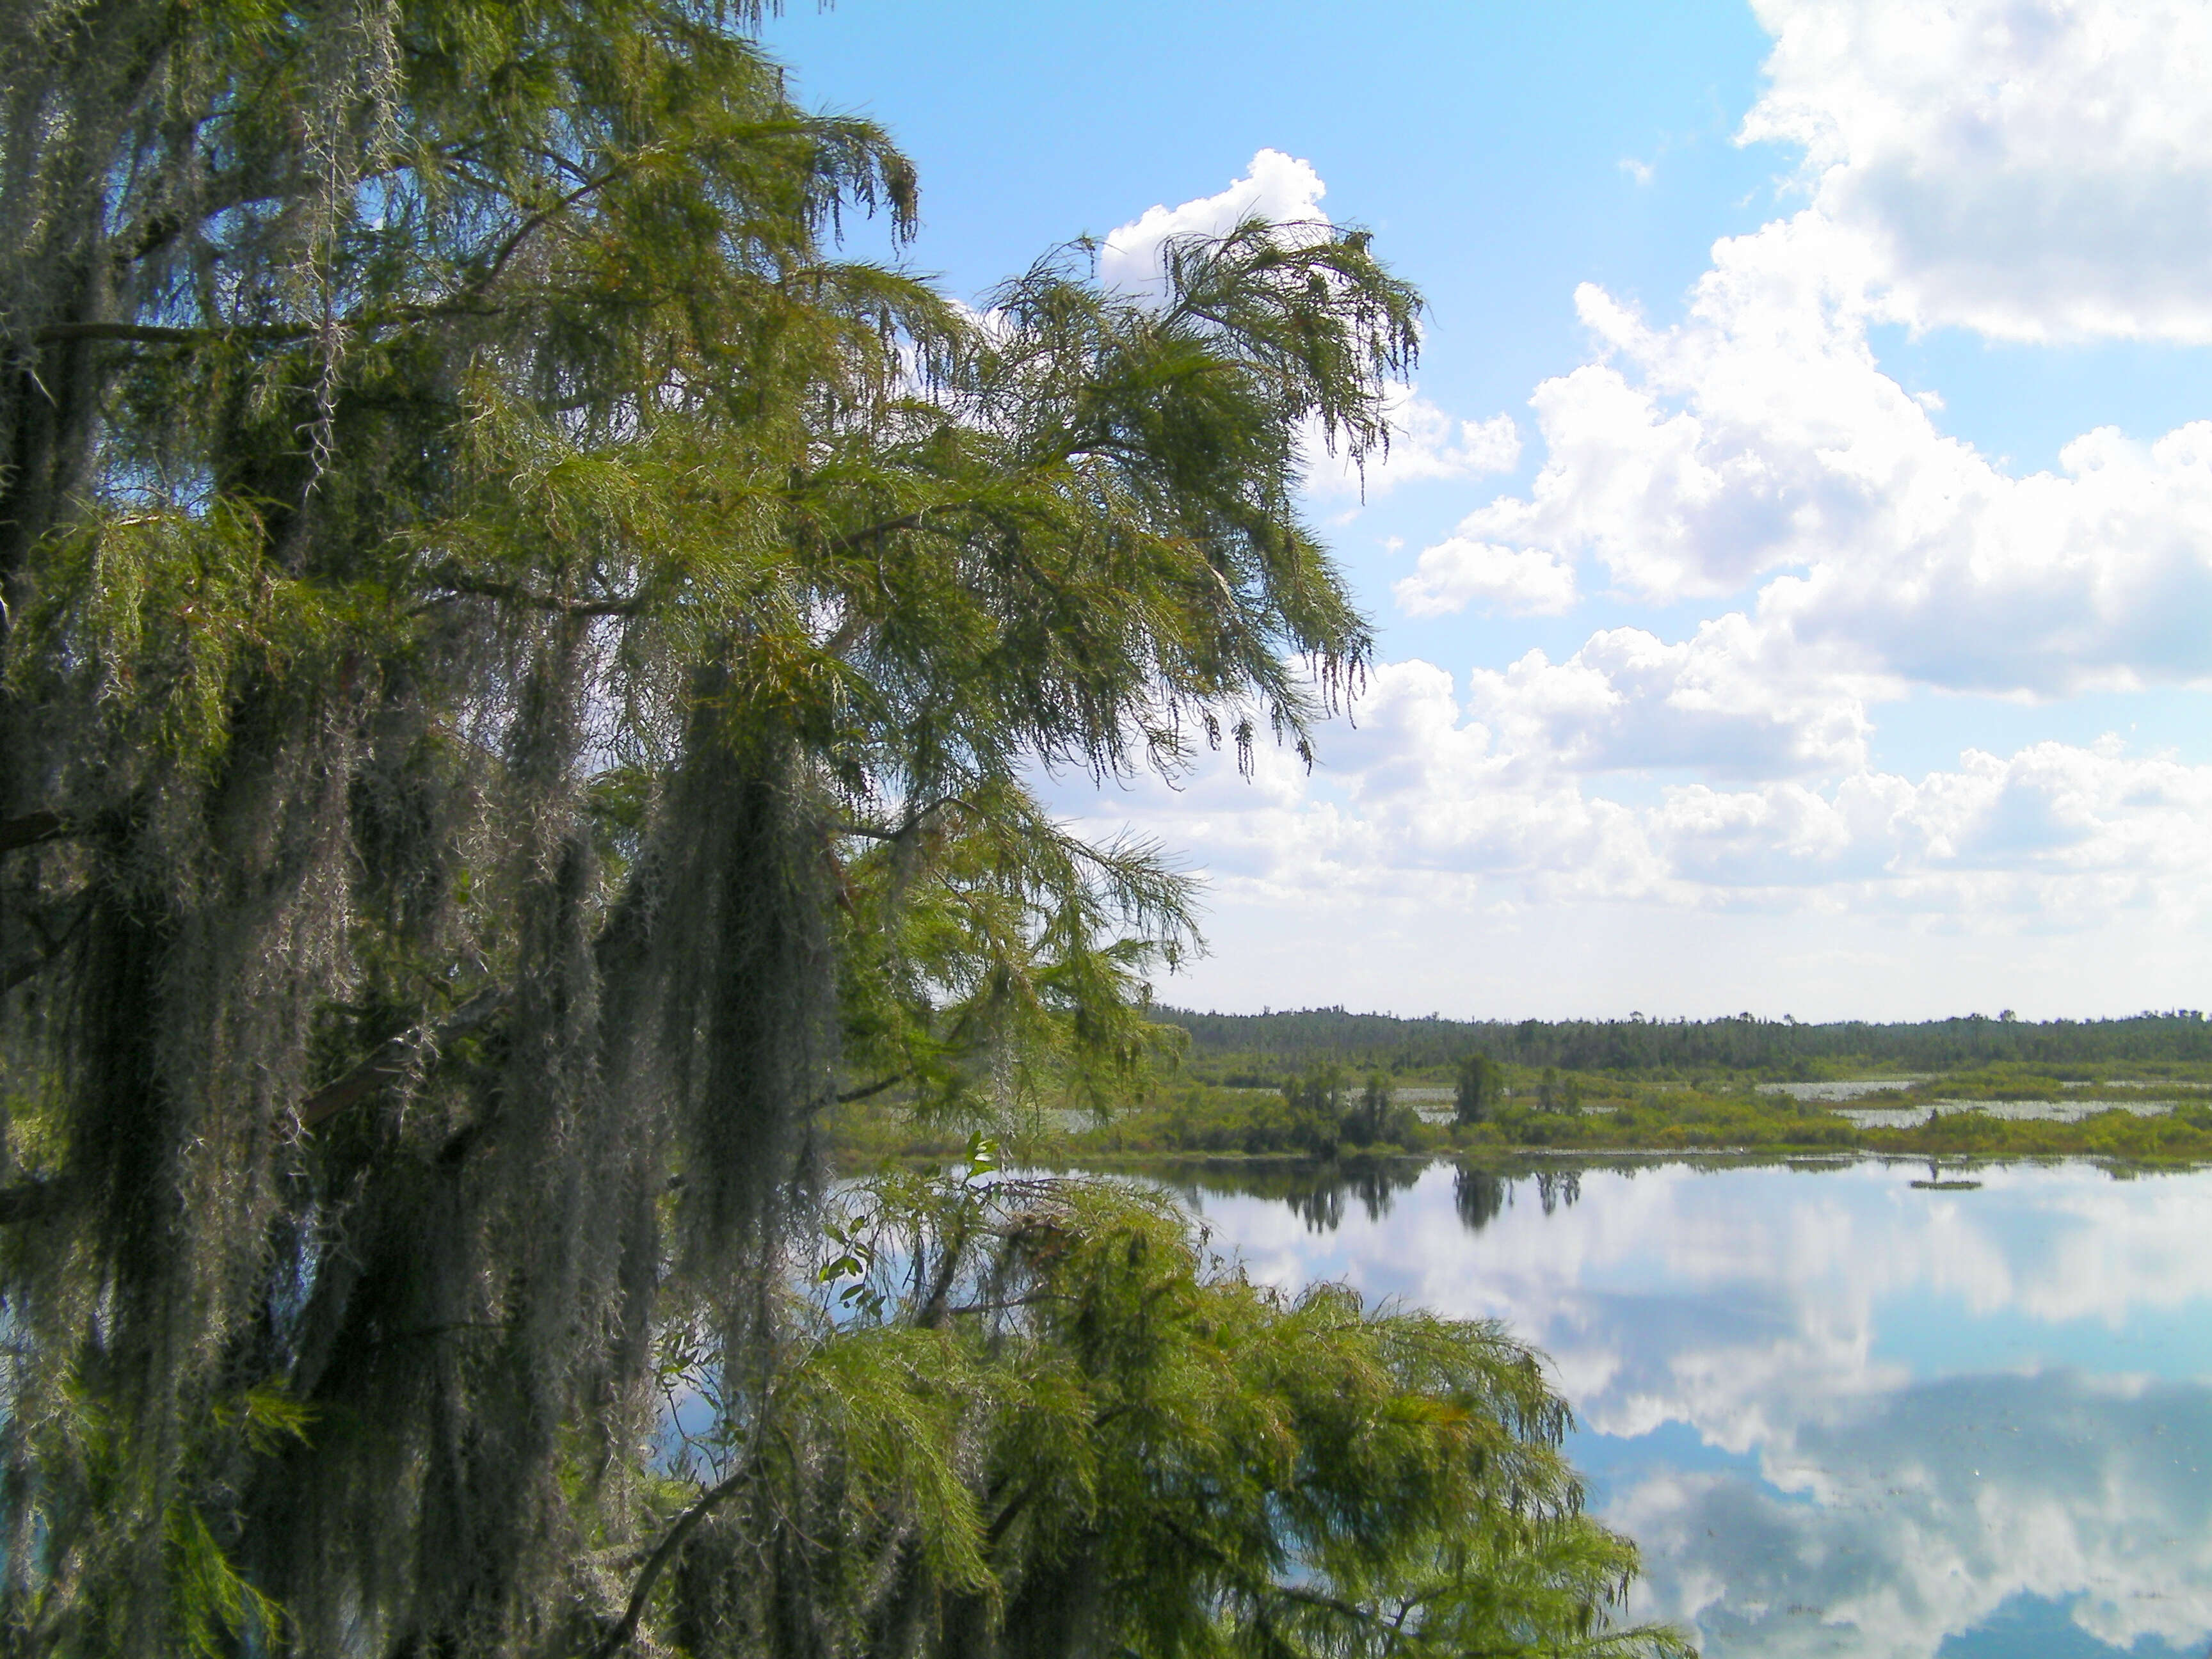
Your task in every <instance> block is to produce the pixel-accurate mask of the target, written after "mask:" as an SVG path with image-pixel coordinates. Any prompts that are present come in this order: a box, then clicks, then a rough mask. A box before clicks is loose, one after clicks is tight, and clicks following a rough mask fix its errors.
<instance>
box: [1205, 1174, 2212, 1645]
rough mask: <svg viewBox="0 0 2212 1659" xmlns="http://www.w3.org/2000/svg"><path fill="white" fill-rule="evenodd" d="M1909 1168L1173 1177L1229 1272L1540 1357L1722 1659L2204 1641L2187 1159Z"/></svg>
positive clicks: (2204, 1211) (1601, 1496)
mask: <svg viewBox="0 0 2212 1659" xmlns="http://www.w3.org/2000/svg"><path fill="white" fill-rule="evenodd" d="M1926 1173H1927V1172H1926V1170H1925V1167H1924V1166H1923V1165H1906V1164H1878V1163H1862V1164H1850V1165H1844V1166H1833V1165H1830V1166H1823V1167H1820V1168H1819V1169H1817V1170H1796V1169H1789V1168H1784V1167H1778V1166H1767V1167H1759V1168H1733V1169H1721V1170H1699V1169H1696V1168H1693V1167H1692V1166H1689V1165H1686V1164H1667V1165H1659V1166H1644V1167H1640V1168H1639V1167H1636V1166H1632V1165H1623V1166H1613V1167H1589V1166H1585V1167H1583V1168H1582V1169H1581V1170H1571V1169H1570V1168H1569V1167H1568V1166H1565V1165H1564V1164H1547V1165H1546V1166H1545V1168H1544V1169H1543V1170H1542V1171H1541V1175H1540V1174H1539V1172H1537V1171H1535V1170H1528V1171H1524V1172H1520V1173H1516V1174H1508V1175H1484V1174H1480V1173H1474V1172H1468V1171H1457V1170H1454V1169H1453V1168H1452V1167H1451V1166H1449V1165H1446V1164H1437V1165H1434V1166H1431V1168H1429V1169H1428V1170H1425V1171H1419V1172H1418V1174H1417V1172H1416V1171H1415V1170H1414V1169H1413V1166H1410V1165H1399V1166H1395V1168H1392V1167H1390V1166H1382V1167H1380V1168H1377V1169H1374V1170H1367V1171H1364V1172H1362V1173H1359V1174H1357V1175H1354V1176H1350V1177H1348V1178H1343V1179H1340V1180H1338V1181H1335V1182H1326V1183H1323V1182H1316V1181H1315V1180H1314V1179H1313V1177H1312V1176H1310V1175H1293V1174H1292V1173H1291V1172H1290V1171H1287V1170H1276V1171H1274V1172H1273V1173H1272V1174H1271V1175H1269V1176H1266V1177H1264V1178H1262V1179H1263V1182H1264V1184H1263V1186H1262V1188H1261V1190H1259V1191H1252V1190H1244V1191H1234V1192H1232V1191H1230V1190H1227V1189H1226V1188H1225V1184H1224V1182H1223V1179H1222V1178H1221V1177H1219V1176H1216V1175H1215V1174H1213V1173H1212V1172H1211V1171H1209V1172H1208V1173H1207V1174H1206V1175H1203V1176H1199V1177H1197V1178H1196V1179H1195V1180H1194V1182H1192V1183H1190V1185H1189V1186H1188V1188H1187V1189H1186V1190H1188V1192H1189V1193H1190V1194H1191V1195H1192V1196H1194V1198H1196V1199H1197V1200H1198V1201H1199V1202H1200V1203H1201V1204H1202V1206H1203V1207H1204V1209H1205V1211H1206V1215H1207V1218H1208V1219H1209V1221H1210V1222H1211V1223H1212V1227H1213V1231H1214V1238H1215V1241H1216V1243H1217V1244H1218V1245H1220V1246H1222V1247H1231V1246H1233V1247H1235V1248H1236V1249H1238V1250H1240V1251H1241V1253H1242V1254H1243V1257H1244V1259H1245V1261H1246V1262H1247V1264H1248V1265H1249V1267H1250V1269H1251V1271H1252V1272H1253V1273H1255V1276H1258V1277H1261V1278H1265V1279H1271V1280H1274V1281H1277V1282H1280V1283H1284V1284H1295V1283H1304V1282H1305V1281H1307V1280H1310V1279H1316V1278H1341V1279H1346V1280H1347V1281H1349V1282H1350V1283H1352V1284H1354V1285H1358V1287H1359V1288H1360V1289H1361V1290H1363V1291H1366V1292H1368V1293H1369V1294H1370V1295H1386V1296H1395V1297H1402V1298H1403V1299H1405V1300H1407V1301H1408V1302H1413V1303H1418V1304H1422V1305H1425V1306H1427V1307H1431V1308H1434V1309H1436V1310H1438V1311H1440V1312H1444V1313H1449V1314H1455V1315H1462V1316H1478V1315H1480V1316H1499V1317H1503V1318H1505V1319H1508V1320H1510V1322H1512V1323H1513V1325H1514V1327H1515V1328H1516V1329H1517V1330H1518V1331H1520V1332H1521V1333H1522V1334H1524V1335H1526V1336H1527V1337H1528V1338H1529V1339H1530V1340H1534V1342H1536V1343H1537V1344H1538V1345H1540V1346H1542V1347H1543V1348H1544V1349H1545V1350H1546V1351H1547V1352H1549V1353H1550V1354H1551V1355H1552V1357H1553V1360H1554V1362H1555V1364H1556V1365H1557V1368H1558V1371H1559V1377H1560V1380H1561V1383H1563V1385H1564V1386H1565V1389H1566V1391H1567V1393H1568V1395H1569V1397H1570V1398H1571V1400H1572V1401H1574V1403H1575V1406H1576V1409H1577V1413H1578V1414H1579V1416H1580V1418H1581V1419H1582V1425H1583V1426H1582V1431H1581V1432H1580V1433H1579V1434H1578V1435H1577V1443H1576V1447H1575V1450H1576V1455H1577V1458H1578V1459H1579V1461H1580V1462H1582V1463H1583V1466H1584V1468H1587V1469H1589V1471H1590V1472H1591V1474H1592V1475H1593V1477H1594V1481H1595V1489H1596V1496H1597V1501H1598V1504H1599V1507H1600V1508H1601V1510H1602V1512H1603V1513H1604V1514H1605V1515H1606V1516H1607V1518H1608V1519H1609V1520H1611V1521H1612V1522H1614V1523H1615V1524H1617V1525H1620V1526H1621V1527H1623V1528H1625V1529H1626V1530H1627V1531H1629V1532H1630V1533H1632V1534H1633V1535H1634V1536H1635V1537H1637V1538H1638V1540H1639V1541H1641V1542H1642V1543H1643V1545H1644V1549H1645V1553H1646V1558H1647V1565H1648V1568H1649V1577H1648V1578H1647V1581H1646V1583H1645V1584H1644V1587H1643V1589H1642V1591H1641V1593H1640V1595H1641V1600H1642V1602H1643V1607H1641V1608H1640V1609H1639V1611H1642V1612H1645V1613H1655V1614H1657V1615H1659V1616H1662V1617H1667V1618H1671V1619H1675V1620H1680V1621H1681V1622H1683V1623H1684V1624H1686V1625H1691V1626H1695V1628H1696V1630H1697V1632H1698V1634H1699V1638H1700V1641H1701V1644H1702V1645H1703V1647H1704V1648H1705V1651H1706V1652H1707V1653H1708V1654H1709V1655H1711V1656H1715V1659H1726V1656H1729V1655H1735V1654H1753V1653H1756V1654H1760V1655H1777V1656H1793V1655H1798V1654H1806V1655H1811V1654H1832V1653H1850V1654H1858V1655H1869V1656H1875V1655H1879V1656H1892V1655H1893V1656H1899V1659H1905V1656H1912V1659H1927V1656H1937V1655H1942V1656H1945V1659H1963V1656H1966V1655H1970V1654H1980V1653H1985V1652H1997V1651H2003V1652H2007V1653H2009V1654H2013V1655H2016V1656H2020V1659H2033V1656H2036V1655H2039V1654H2047V1655H2052V1656H2057V1655H2067V1656H2072V1655H2076V1654H2094V1653H2103V1652H2112V1651H2116V1650H2117V1651H2125V1650H2130V1647H2131V1646H2133V1650H2134V1652H2135V1654H2136V1659H2148V1656H2152V1655H2161V1654H2166V1653H2189V1654H2191V1655H2195V1654H2201V1653H2202V1652H2203V1650H2204V1648H2205V1645H2206V1643H2207V1641H2208V1640H2212V1249H2207V1248H2206V1243H2205V1241H2206V1240H2207V1239H2208V1237H2212V1172H2206V1173H2194V1174H2186V1175H2163V1176H2143V1177H2141V1178H2139V1179H2136V1180H2116V1179H2114V1178H2113V1177H2112V1176H2111V1175H2109V1174H2107V1173H2106V1171H2104V1170H2100V1169H2098V1168H2095V1167H2093V1166H2091V1165H2087V1164H2055V1165H2026V1164H2015V1165H2008V1166H2003V1167H1997V1168H1990V1169H1983V1170H1977V1171H1976V1172H1975V1174H1976V1176H1977V1178H1978V1179H1979V1180H1980V1181H1981V1182H1983V1183H1984V1184H1983V1186H1982V1187H1981V1188H1979V1189H1978V1190H1973V1191H1951V1192H1945V1191H1930V1190H1927V1189H1924V1188H1920V1189H1916V1188H1913V1187H1912V1186H1911V1181H1912V1179H1913V1178H1914V1177H1916V1176H1921V1177H1923V1178H1924V1177H1925V1176H1926ZM1239 1184H1240V1185H1245V1186H1248V1187H1249V1184H1250V1182H1249V1177H1241V1178H1240V1181H1239ZM1993 1644H1995V1645H1993ZM2136 1644H2140V1645H2136Z"/></svg>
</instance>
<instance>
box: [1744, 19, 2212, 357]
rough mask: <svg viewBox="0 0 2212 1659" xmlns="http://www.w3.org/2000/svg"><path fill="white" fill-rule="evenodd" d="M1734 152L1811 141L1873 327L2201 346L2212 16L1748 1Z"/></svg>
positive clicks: (1824, 194) (1819, 193) (2211, 249)
mask: <svg viewBox="0 0 2212 1659" xmlns="http://www.w3.org/2000/svg"><path fill="white" fill-rule="evenodd" d="M1754 9H1755V10H1756V11H1757V12H1758V14H1759V19H1760V21H1762V22H1763V23H1764V24H1765V26H1766V27H1767V29H1768V31H1769V32H1770V33H1772V34H1773V35H1774V37H1775V45H1774V50H1773V53H1772V55H1771V58H1769V60H1768V63H1767V66H1766V67H1767V76H1768V82H1769V84H1768V87H1767V90H1766V92H1765V95H1764V96H1763V97H1761V98H1760V100H1759V103H1758V104H1757V106H1755V107H1754V108H1753V110H1752V112H1751V113H1750V114H1749V116H1748V117H1747V118H1746V120H1745V122H1744V124H1743V128H1742V137H1744V138H1746V139H1747V140H1758V139H1777V140H1781V141H1783V142H1785V143H1792V144H1796V145H1800V146H1802V147H1803V149H1804V151H1805V158H1806V159H1805V174H1806V177H1807V179H1808V182H1809V183H1810V184H1811V185H1812V189H1813V200H1814V205H1815V207H1816V208H1817V209H1818V210H1820V212H1821V213H1822V214H1823V215H1824V216H1826V217H1827V218H1828V219H1829V220H1830V221H1832V222H1833V223H1834V224H1836V225H1837V226H1838V227H1840V228H1843V229H1844V230H1845V231H1847V232H1848V233H1850V234H1852V235H1853V236H1855V237H1857V239H1859V240H1861V241H1862V242H1863V246H1864V250H1865V252H1866V255H1867V258H1868V259H1869V267H1870V268H1869V277H1870V280H1871V282H1872V284H1873V286H1874V288H1875V289H1876V290H1877V291H1878V293H1879V295H1881V300H1882V303H1883V307H1884V309H1885V311H1886V312H1887V313H1888V314H1890V315H1893V316H1894V317H1896V318H1898V319H1901V320H1904V321H1906V322H1910V323H1911V324H1914V325H1917V326H1922V327H1932V326H1937V325H1946V324H1951V325H1961V326H1964V327H1967V328H1971V329H1974V330H1977V331H1980V332H1982V333H1984V334H1986V335H1990V336H1993V337H2002V338H2007V339H2017V340H2060V339H2079V338H2085V337H2116V336H2117V337H2147V338H2158V339H2171V340H2187V341H2197V342H2203V341H2212V285H2208V284H2207V283H2205V281H2204V272H2205V270H2207V269H2208V267H2212V7H2207V6H2205V5H2204V4H2203V3H2202V0H1950V3H1947V4H1942V5H1930V4H1928V3H1925V0H1754Z"/></svg>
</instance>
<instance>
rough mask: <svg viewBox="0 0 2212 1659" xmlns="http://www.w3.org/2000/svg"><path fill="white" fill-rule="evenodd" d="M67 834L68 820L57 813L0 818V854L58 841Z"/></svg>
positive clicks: (26, 814)
mask: <svg viewBox="0 0 2212 1659" xmlns="http://www.w3.org/2000/svg"><path fill="white" fill-rule="evenodd" d="M69 833H70V826H69V820H68V819H66V818H64V817H63V816H62V815H61V814H60V813H58V812H43V811H42V812H26V813H24V814H23V816H22V817H17V818H0V853H12V852H14V851H15V849H16V848H19V847H36V846H38V845H39V844H40V842H49V841H59V840H61V839H62V838H63V837H64V836H67V835H68V834H69Z"/></svg>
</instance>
